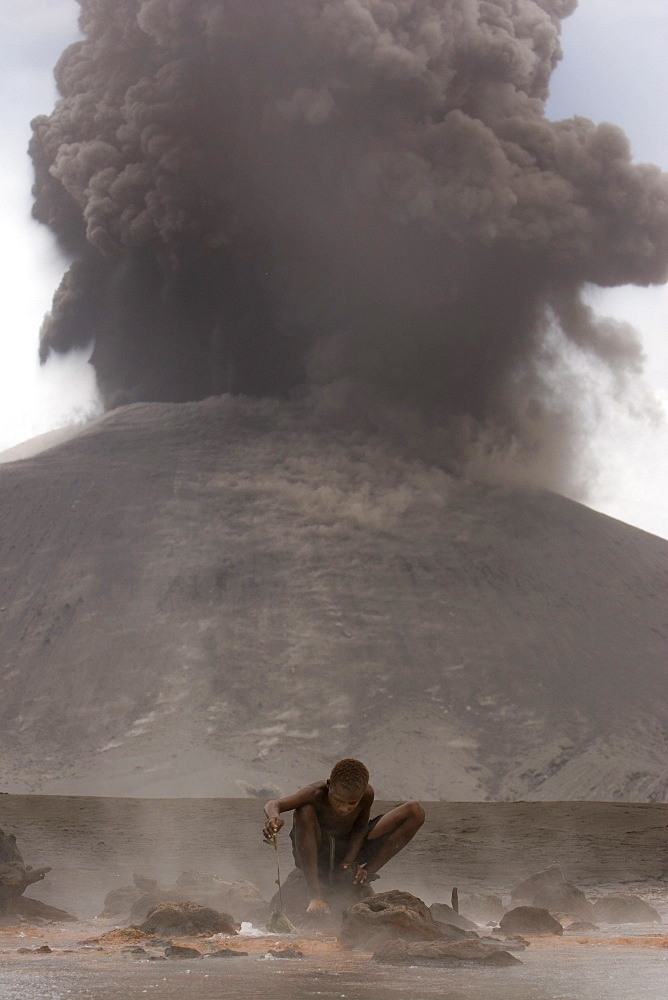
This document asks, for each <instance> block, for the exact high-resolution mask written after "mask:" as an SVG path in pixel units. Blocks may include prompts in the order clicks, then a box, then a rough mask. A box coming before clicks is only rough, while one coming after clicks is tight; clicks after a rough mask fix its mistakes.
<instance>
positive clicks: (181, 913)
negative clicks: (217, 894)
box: [139, 903, 239, 937]
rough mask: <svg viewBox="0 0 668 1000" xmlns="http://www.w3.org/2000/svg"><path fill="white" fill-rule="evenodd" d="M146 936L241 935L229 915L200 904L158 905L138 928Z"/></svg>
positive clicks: (237, 926)
mask: <svg viewBox="0 0 668 1000" xmlns="http://www.w3.org/2000/svg"><path fill="white" fill-rule="evenodd" d="M139 929H140V930H141V931H143V932H144V934H164V935H168V936H171V935H174V936H175V937H185V936H187V935H191V934H238V932H239V925H238V924H236V923H235V922H234V919H233V918H232V917H231V916H230V915H229V913H219V912H218V911H217V910H212V909H210V908H209V907H207V906H200V905H199V903H158V905H157V906H154V907H153V908H152V909H151V910H149V913H148V916H147V917H146V920H145V921H144V923H143V924H142V925H141V927H140V928H139Z"/></svg>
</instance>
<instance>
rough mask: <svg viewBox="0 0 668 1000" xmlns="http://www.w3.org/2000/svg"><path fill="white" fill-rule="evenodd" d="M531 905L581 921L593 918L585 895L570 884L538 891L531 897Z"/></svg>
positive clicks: (591, 907) (592, 911)
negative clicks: (577, 918)
mask: <svg viewBox="0 0 668 1000" xmlns="http://www.w3.org/2000/svg"><path fill="white" fill-rule="evenodd" d="M531 905H532V906H538V907H542V908H543V909H545V910H550V912H551V913H555V912H558V913H567V914H568V915H569V916H574V917H579V918H580V919H581V920H591V919H592V917H593V916H594V907H593V905H592V904H591V903H590V902H589V900H588V899H587V897H586V896H585V894H584V893H583V892H582V891H581V890H580V889H578V888H577V886H575V885H572V884H571V883H570V882H564V883H563V884H562V885H556V886H546V887H545V888H544V889H540V890H539V891H538V892H536V893H535V894H534V895H533V897H532V899H531Z"/></svg>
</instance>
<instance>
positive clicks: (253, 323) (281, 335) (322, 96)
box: [31, 0, 668, 447]
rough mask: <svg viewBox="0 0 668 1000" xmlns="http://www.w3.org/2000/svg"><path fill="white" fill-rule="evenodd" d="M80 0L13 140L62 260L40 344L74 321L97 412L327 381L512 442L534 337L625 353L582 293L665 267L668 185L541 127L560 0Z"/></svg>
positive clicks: (593, 142) (601, 137)
mask: <svg viewBox="0 0 668 1000" xmlns="http://www.w3.org/2000/svg"><path fill="white" fill-rule="evenodd" d="M79 3H80V4H81V8H82V12H81V19H80V24H81V30H82V33H83V34H84V36H85V40H83V41H80V42H77V43H75V44H74V45H72V46H71V47H70V48H69V49H68V50H67V51H66V52H65V53H64V54H63V56H62V58H61V59H60V61H59V63H58V66H57V68H56V78H57V82H58V87H59V90H60V93H61V94H62V99H61V100H60V101H59V102H58V104H57V106H56V108H55V110H54V111H53V113H52V114H51V115H50V116H49V117H41V118H38V119H37V120H36V121H35V122H34V126H33V127H34V138H33V141H32V144H31V153H32V157H33V160H34V164H35V172H36V185H35V197H36V202H35V215H36V217H37V218H38V219H40V220H41V221H42V222H44V223H47V224H48V225H49V226H51V228H52V229H53V231H54V232H55V233H56V235H57V238H58V240H59V242H60V244H61V246H62V248H63V250H64V252H65V253H67V254H68V255H70V257H71V259H72V266H71V268H70V270H69V272H68V273H67V275H66V276H65V278H64V280H63V283H62V285H61V287H60V289H59V290H58V292H57V293H56V296H55V300H54V305H53V310H52V312H51V314H50V316H49V317H47V320H46V321H45V325H44V328H43V331H42V347H41V351H42V357H46V356H48V354H49V352H50V351H51V350H56V351H66V350H69V349H70V348H72V347H76V346H80V345H82V344H84V343H86V342H89V341H90V340H91V339H92V338H94V340H95V349H94V353H93V359H92V360H93V363H94V365H95V369H96V372H97V375H98V380H99V383H100V386H101V389H102V391H103V394H104V396H105V399H106V402H107V404H108V405H114V404H115V403H118V402H124V401H129V400H176V401H178V400H185V399H195V398H200V397H204V396H207V395H210V394H212V393H218V392H224V391H232V392H241V393H249V394H279V395H280V394H291V393H293V394H294V393H296V392H297V393H298V392H299V391H300V390H301V392H302V393H303V392H304V391H308V392H311V393H320V394H321V395H324V396H325V397H326V396H327V392H328V391H329V392H330V394H334V393H333V390H332V386H336V387H337V388H336V391H337V392H340V390H341V388H342V387H344V391H345V393H347V394H348V395H349V396H350V398H351V399H353V398H355V399H357V400H358V401H359V400H364V399H367V400H368V399H376V400H379V401H382V402H384V403H386V404H389V405H391V406H394V407H399V408H403V409H404V411H411V412H414V413H417V414H419V418H420V419H421V420H423V421H426V424H425V425H429V426H439V427H447V426H453V425H455V424H458V426H460V427H461V426H467V427H471V426H474V427H478V428H487V429H488V431H489V428H495V429H496V430H495V431H494V433H496V432H499V433H501V434H502V435H507V436H508V438H509V439H510V438H512V437H513V436H515V437H518V436H519V438H520V439H521V438H522V435H523V434H525V433H526V425H527V421H528V422H529V423H530V422H531V420H532V419H533V423H534V430H533V431H532V432H531V434H533V433H535V426H536V424H537V422H540V421H539V420H537V418H536V412H537V410H540V408H541V407H543V408H544V407H545V399H544V398H542V397H541V393H543V394H544V395H545V394H549V390H548V388H547V386H548V383H549V377H548V378H547V379H546V377H545V371H546V366H547V368H548V369H549V361H550V349H549V348H548V347H546V342H547V341H546V338H548V334H549V332H550V331H552V332H553V331H554V330H555V329H556V330H560V331H561V332H560V334H559V336H560V337H562V340H563V343H564V344H567V345H575V347H576V348H577V350H578V351H579V352H580V353H581V354H582V355H583V356H588V357H591V358H593V359H594V360H595V361H596V363H597V364H600V365H604V366H609V367H610V369H611V370H613V371H617V372H620V371H624V372H626V371H633V370H635V369H637V368H639V367H640V364H641V359H642V355H641V351H640V348H639V346H638V343H637V341H636V340H635V338H634V336H633V334H632V333H629V331H627V330H623V329H621V328H620V327H619V326H618V325H617V326H615V325H611V324H606V323H603V322H600V321H599V320H597V318H596V317H595V316H594V315H593V314H592V313H591V311H590V310H588V309H587V308H586V307H585V306H583V305H582V303H581V302H580V298H579V294H580V290H581V288H582V286H583V284H585V283H587V282H593V283H595V284H598V285H601V286H610V285H617V284H623V283H629V282H633V283H639V284H649V283H652V282H661V281H664V280H665V279H666V274H667V268H668V183H667V178H666V177H665V176H663V175H662V174H661V173H660V171H659V170H658V169H657V168H655V167H652V166H647V165H637V164H634V163H632V160H631V155H630V151H629V146H628V142H627V140H626V138H625V136H624V134H623V133H622V132H621V131H620V130H619V129H618V128H616V127H614V126H612V125H607V124H604V125H600V126H595V125H594V124H592V123H591V122H590V121H588V120H586V119H581V118H576V119H572V120H568V121H563V122H556V123H553V122H550V121H548V120H546V118H545V116H544V101H545V99H546V97H547V93H548V84H549V79H550V74H551V72H552V70H553V69H554V67H555V65H556V63H557V61H558V60H559V58H560V55H561V52H560V45H559V27H560V18H562V17H565V16H567V15H568V14H570V13H572V11H573V9H574V8H575V6H576V0H280V2H279V0H79ZM548 339H549V338H548ZM569 349H570V346H569ZM532 414H533V417H532ZM557 422H558V423H559V430H558V433H559V435H561V434H562V431H565V430H567V427H566V425H568V424H569V420H568V419H567V418H564V416H563V414H561V415H560V418H559V421H557ZM570 423H571V424H572V421H571V422H570ZM531 434H529V438H528V439H527V440H528V444H529V446H531V447H533V446H534V445H536V442H535V441H532V440H530V439H531ZM566 436H567V435H566ZM537 446H540V442H538V445H537Z"/></svg>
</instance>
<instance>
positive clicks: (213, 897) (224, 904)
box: [101, 870, 270, 924]
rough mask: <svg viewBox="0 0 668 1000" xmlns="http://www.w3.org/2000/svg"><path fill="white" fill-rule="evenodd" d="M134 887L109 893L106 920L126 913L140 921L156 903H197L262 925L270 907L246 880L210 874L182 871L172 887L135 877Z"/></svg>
mask: <svg viewBox="0 0 668 1000" xmlns="http://www.w3.org/2000/svg"><path fill="white" fill-rule="evenodd" d="M133 879H134V885H133V886H123V887H121V888H119V889H114V890H113V891H112V892H110V893H108V894H107V896H106V897H105V900H104V911H103V913H102V914H101V915H102V916H106V917H113V916H121V915H125V914H128V915H129V917H130V920H133V921H138V922H141V921H143V920H145V919H146V916H147V914H148V912H149V910H151V909H152V908H153V907H154V906H157V905H158V903H185V902H193V903H199V905H200V906H207V907H209V908H210V909H212V910H218V911H219V912H232V913H234V915H235V917H236V918H237V919H238V920H250V921H252V922H253V923H260V924H262V923H265V922H266V920H267V918H268V916H269V912H270V911H269V904H268V903H267V901H266V900H263V899H262V894H261V892H260V890H259V888H258V887H257V886H256V885H255V884H254V883H253V882H249V881H248V880H247V879H237V880H236V881H235V882H226V881H225V880H224V879H222V878H220V877H219V876H218V875H213V874H211V873H210V872H200V871H195V870H190V871H186V872H182V874H181V875H179V877H178V879H177V880H176V883H175V884H174V885H161V884H160V883H159V882H158V881H157V880H156V879H152V878H147V877H146V876H145V875H134V876H133Z"/></svg>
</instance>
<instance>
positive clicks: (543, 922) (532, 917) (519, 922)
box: [499, 906, 564, 935]
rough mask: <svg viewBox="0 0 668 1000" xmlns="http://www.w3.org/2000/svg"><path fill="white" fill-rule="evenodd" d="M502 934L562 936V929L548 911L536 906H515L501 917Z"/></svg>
mask: <svg viewBox="0 0 668 1000" xmlns="http://www.w3.org/2000/svg"><path fill="white" fill-rule="evenodd" d="M499 927H500V928H501V931H502V933H504V934H529V935H531V934H563V933H564V928H563V927H562V926H561V924H560V923H559V921H558V920H555V918H554V917H553V916H552V914H551V913H550V912H549V910H545V909H542V908H541V907H538V906H516V907H515V909H513V910H508V912H507V913H504V915H503V916H502V917H501V921H500V924H499Z"/></svg>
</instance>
